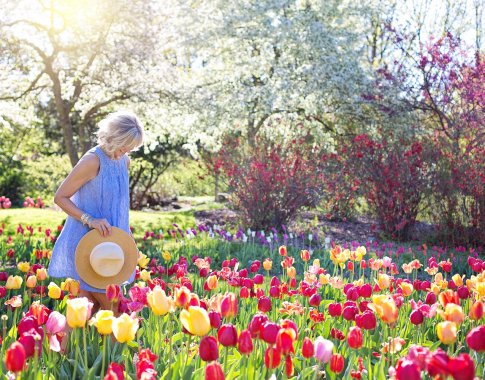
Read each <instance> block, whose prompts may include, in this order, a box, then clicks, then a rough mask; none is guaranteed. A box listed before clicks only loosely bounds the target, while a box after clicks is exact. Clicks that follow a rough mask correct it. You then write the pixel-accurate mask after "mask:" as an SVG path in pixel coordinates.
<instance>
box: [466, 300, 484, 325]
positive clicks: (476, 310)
mask: <svg viewBox="0 0 485 380" xmlns="http://www.w3.org/2000/svg"><path fill="white" fill-rule="evenodd" d="M483 308H484V307H483V302H482V301H475V302H474V303H473V305H472V306H471V307H470V313H469V315H470V318H471V319H473V320H474V321H479V320H480V319H482V317H483Z"/></svg>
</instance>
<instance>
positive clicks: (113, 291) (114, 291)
mask: <svg viewBox="0 0 485 380" xmlns="http://www.w3.org/2000/svg"><path fill="white" fill-rule="evenodd" d="M120 294H121V287H120V286H119V285H117V284H111V285H108V286H107V287H106V298H108V301H109V302H112V303H116V302H118V300H119V298H120Z"/></svg>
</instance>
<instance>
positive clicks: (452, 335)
mask: <svg viewBox="0 0 485 380" xmlns="http://www.w3.org/2000/svg"><path fill="white" fill-rule="evenodd" d="M436 332H437V335H438V338H439V340H440V341H441V343H443V344H452V343H454V342H455V341H456V324H455V323H454V322H450V321H444V322H440V323H438V325H437V326H436Z"/></svg>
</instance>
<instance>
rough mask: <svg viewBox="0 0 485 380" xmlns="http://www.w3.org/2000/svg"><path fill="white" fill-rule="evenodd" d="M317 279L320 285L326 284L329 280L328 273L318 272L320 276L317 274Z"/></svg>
mask: <svg viewBox="0 0 485 380" xmlns="http://www.w3.org/2000/svg"><path fill="white" fill-rule="evenodd" d="M318 281H319V282H320V284H322V285H327V284H328V282H329V281H330V275H329V274H328V273H327V274H323V273H320V276H318Z"/></svg>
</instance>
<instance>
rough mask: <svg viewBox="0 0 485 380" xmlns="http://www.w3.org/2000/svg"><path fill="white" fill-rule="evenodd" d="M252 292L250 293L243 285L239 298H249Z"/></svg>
mask: <svg viewBox="0 0 485 380" xmlns="http://www.w3.org/2000/svg"><path fill="white" fill-rule="evenodd" d="M249 296H250V294H249V289H248V288H247V287H245V286H243V287H242V288H241V289H240V290H239V298H241V299H246V298H249Z"/></svg>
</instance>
